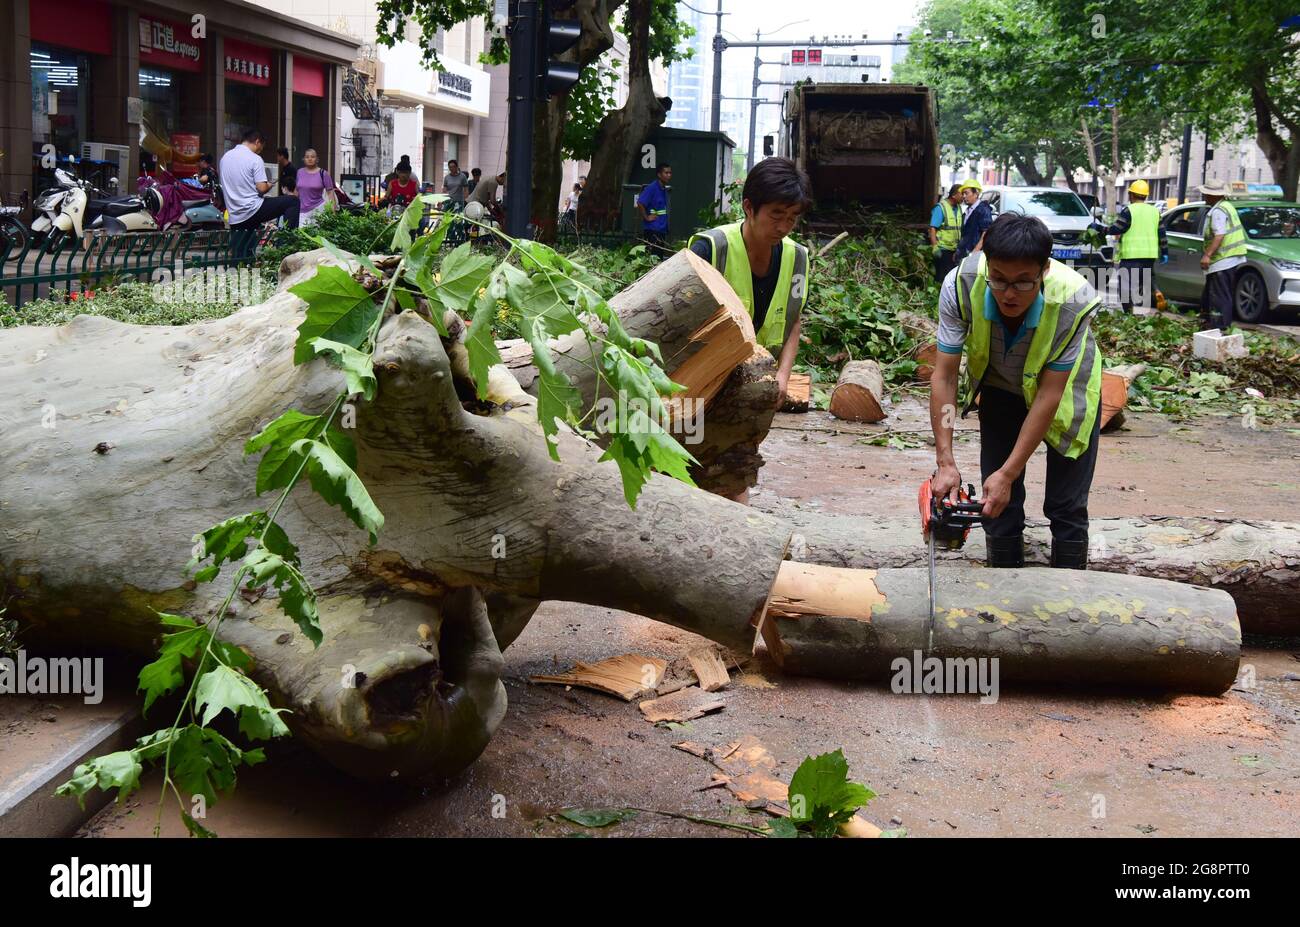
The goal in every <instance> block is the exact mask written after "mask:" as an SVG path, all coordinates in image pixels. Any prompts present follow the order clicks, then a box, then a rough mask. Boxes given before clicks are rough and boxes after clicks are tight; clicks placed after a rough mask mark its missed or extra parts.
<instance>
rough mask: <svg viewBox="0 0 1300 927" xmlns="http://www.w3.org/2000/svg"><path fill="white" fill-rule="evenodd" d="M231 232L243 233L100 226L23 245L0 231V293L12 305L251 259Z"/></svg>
mask: <svg viewBox="0 0 1300 927" xmlns="http://www.w3.org/2000/svg"><path fill="white" fill-rule="evenodd" d="M272 231H273V229H271V230H268V231H267V232H266V233H264V234H262V235H259V238H258V241H257V243H256V244H257V245H263V244H265V243H266V236H267V235H269V234H270V233H271V232H272ZM232 234H234V235H240V234H241V233H238V232H236V233H232V232H231V231H229V230H228V229H214V230H203V231H182V230H168V231H163V232H133V233H129V234H125V235H122V234H119V235H112V234H109V233H107V232H101V231H96V232H88V233H87V234H86V235H84V236H83V237H82V238H76V237H74V236H71V235H68V234H66V233H64V234H60V235H53V236H50V235H47V236H46V237H45V238H43V239H42V240H41V241H40V242H39V243H38V244H33V243H32V242H31V240H30V239H28V240H27V241H26V242H23V243H22V247H21V250H18V249H15V248H14V247H13V243H12V242H11V241H9V240H7V239H4V238H3V237H0V295H3V297H4V299H5V300H7V301H8V302H9V303H10V304H11V305H13V306H22V305H23V303H25V302H28V301H30V300H33V299H39V298H41V297H44V296H46V295H48V293H49V292H50V291H51V290H59V291H62V292H66V293H68V294H71V293H78V292H82V291H85V290H93V289H96V288H97V287H101V286H108V285H112V284H114V283H121V282H124V281H126V280H136V281H140V282H147V281H152V280H155V279H156V278H155V274H156V273H157V272H158V271H161V270H164V269H165V270H166V271H168V272H169V273H172V274H175V273H177V272H178V271H179V270H182V269H189V268H194V269H204V268H208V267H229V266H232V265H234V264H238V263H241V262H243V263H247V261H248V259H249V257H248V256H245V257H244V258H243V259H242V261H241V257H240V255H239V254H237V253H236V249H237V248H239V246H240V244H241V243H240V242H238V241H236V242H234V243H233V244H232V241H231V236H232ZM242 234H245V235H250V234H255V233H251V232H250V233H242ZM247 244H253V243H252V242H249V243H247ZM243 250H246V251H248V252H250V253H251V252H252V250H253V249H252V248H248V247H246V246H245V248H244V249H243ZM11 251H13V253H10V252H11Z"/></svg>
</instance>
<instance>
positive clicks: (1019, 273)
mask: <svg viewBox="0 0 1300 927" xmlns="http://www.w3.org/2000/svg"><path fill="white" fill-rule="evenodd" d="M1100 305H1101V302H1100V300H1099V299H1098V298H1097V293H1096V291H1095V290H1094V289H1093V287H1092V285H1091V284H1089V283H1088V281H1087V280H1086V279H1085V278H1084V277H1083V276H1082V275H1081V274H1079V273H1078V272H1077V271H1075V270H1074V269H1072V268H1071V267H1069V266H1067V265H1066V264H1063V263H1060V262H1058V261H1054V260H1052V233H1051V232H1050V231H1048V229H1047V226H1046V225H1044V224H1043V222H1042V220H1040V219H1038V218H1036V217H1034V216H1026V215H1023V214H1021V213H1018V212H1007V213H1003V214H1002V215H1001V216H999V217H998V218H997V219H996V220H995V221H994V222H993V224H992V225H991V226H989V229H988V231H987V232H986V233H985V234H984V244H983V247H982V248H981V249H980V250H979V251H977V252H975V253H974V254H971V255H969V256H968V257H966V258H965V259H964V260H963V261H962V262H961V263H960V264H959V265H957V267H955V268H953V270H952V272H951V273H949V274H948V276H947V278H946V279H945V280H944V282H943V286H942V287H941V288H940V291H939V337H938V342H939V351H938V356H937V360H936V362H935V368H934V374H933V375H932V377H931V378H930V424H931V428H932V429H933V431H934V450H935V462H936V464H937V470H936V472H935V475H934V481H933V483H932V487H933V489H934V492H935V493H936V494H937V495H945V496H949V497H951V498H954V499H955V497H956V492H957V489H958V487H959V486H960V485H961V473H960V472H959V471H958V468H957V463H956V459H955V457H954V456H953V450H952V433H953V424H954V420H955V419H956V418H957V414H956V413H957V380H958V369H959V367H960V364H961V356H962V353H963V352H964V353H965V354H966V359H967V369H968V371H969V373H970V379H971V382H972V383H973V384H974V388H973V390H972V393H971V396H970V397H969V399H968V401H967V403H966V406H965V408H966V410H967V411H969V410H970V408H971V407H972V406H973V405H974V404H975V399H976V397H978V401H979V422H980V474H981V476H982V477H983V487H984V488H983V493H982V497H983V498H982V501H983V503H984V508H983V523H984V529H985V530H984V534H985V544H986V549H987V552H988V565H989V566H991V567H1020V566H1024V562H1025V556H1024V542H1023V534H1024V527H1025V467H1026V466H1027V465H1028V463H1029V459H1030V457H1032V456H1033V454H1034V452H1035V451H1036V450H1038V446H1039V445H1040V444H1043V443H1046V445H1047V486H1046V490H1045V492H1044V499H1043V514H1044V515H1046V516H1047V519H1048V521H1050V522H1051V526H1052V559H1051V564H1052V566H1055V567H1063V568H1069V569H1079V570H1082V569H1086V568H1087V564H1088V494H1089V491H1090V490H1091V488H1092V477H1093V471H1094V469H1095V468H1096V464H1097V449H1098V444H1099V443H1100V439H1099V432H1100V428H1101V416H1100V415H1099V412H1100V407H1101V370H1102V359H1101V352H1100V351H1099V350H1098V349H1097V343H1096V341H1095V340H1094V338H1093V335H1092V331H1091V328H1090V326H1091V322H1092V318H1093V316H1094V315H1095V314H1096V312H1097V309H1098V307H1099V306H1100ZM963 414H965V413H964V412H963Z"/></svg>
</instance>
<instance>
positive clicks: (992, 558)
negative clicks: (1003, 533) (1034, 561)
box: [984, 534, 1025, 569]
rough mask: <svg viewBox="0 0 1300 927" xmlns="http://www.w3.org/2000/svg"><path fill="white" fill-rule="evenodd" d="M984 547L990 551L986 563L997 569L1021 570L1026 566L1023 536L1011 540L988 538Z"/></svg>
mask: <svg viewBox="0 0 1300 927" xmlns="http://www.w3.org/2000/svg"><path fill="white" fill-rule="evenodd" d="M984 546H985V549H986V550H987V551H988V559H987V560H986V561H985V562H986V563H987V564H988V565H989V566H991V567H993V568H995V569H998V568H1010V569H1019V568H1020V567H1022V566H1024V565H1025V541H1024V537H1023V536H1022V535H1019V534H1017V535H1016V536H1015V537H1011V538H991V537H986V538H985V539H984Z"/></svg>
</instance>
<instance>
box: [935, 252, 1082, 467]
mask: <svg viewBox="0 0 1300 927" xmlns="http://www.w3.org/2000/svg"><path fill="white" fill-rule="evenodd" d="M987 280H988V264H987V262H986V261H985V258H984V254H983V253H982V252H979V253H976V254H972V255H971V256H970V257H968V258H966V259H965V260H964V261H962V263H961V268H960V270H959V271H958V274H957V306H958V308H959V310H960V311H961V317H962V319H963V320H964V321H965V322H966V323H967V325H968V326H969V333H968V335H967V337H966V357H967V363H968V364H969V367H970V376H971V379H972V380H973V381H974V382H979V381H981V380H982V379H983V377H984V371H985V370H986V369H987V368H988V363H989V342H990V337H991V334H992V326H993V323H992V322H991V321H990V320H989V319H986V318H985V317H984V308H983V307H984V293H985V288H986V281H987ZM1099 303H1100V301H1099V299H1098V297H1097V293H1096V291H1095V290H1093V288H1092V286H1091V285H1090V284H1089V283H1088V281H1087V280H1086V279H1084V277H1083V276H1081V275H1080V274H1079V273H1077V272H1076V271H1074V270H1071V269H1070V268H1069V267H1067V266H1066V265H1064V264H1061V263H1059V262H1057V261H1051V262H1050V263H1049V264H1048V270H1047V275H1046V278H1045V279H1044V281H1043V314H1042V315H1041V316H1040V317H1039V321H1038V328H1036V329H1034V334H1033V338H1032V340H1031V341H1030V342H1029V354H1028V355H1027V356H1026V357H1025V369H1024V374H1023V377H1022V378H1021V382H1020V387H1021V392H1022V393H1023V394H1024V397H1025V407H1026V408H1029V407H1030V406H1032V405H1033V403H1034V396H1036V395H1037V394H1038V377H1039V374H1040V373H1041V372H1042V370H1043V368H1044V367H1045V366H1046V365H1047V364H1049V363H1051V362H1052V361H1054V360H1055V359H1056V358H1058V357H1060V356H1061V352H1062V351H1064V350H1065V348H1066V346H1067V345H1068V344H1069V343H1070V341H1071V339H1073V338H1074V336H1075V334H1076V333H1077V332H1078V330H1079V326H1080V325H1083V324H1085V323H1086V321H1087V320H1088V319H1089V317H1090V316H1091V315H1092V314H1093V313H1094V312H1095V311H1096V309H1097V306H1098V305H1099ZM1101 369H1102V363H1101V352H1100V351H1098V350H1097V343H1096V340H1095V339H1094V338H1093V336H1092V332H1091V331H1089V332H1088V333H1087V335H1086V336H1085V338H1084V342H1083V347H1082V348H1081V349H1080V351H1079V356H1078V357H1077V358H1076V359H1075V362H1074V367H1073V368H1071V370H1070V375H1069V378H1068V379H1067V380H1066V382H1065V391H1064V392H1063V393H1062V394H1061V401H1060V404H1059V405H1057V407H1056V414H1055V415H1054V416H1053V417H1052V424H1051V425H1049V426H1048V429H1047V435H1046V441H1047V443H1048V444H1049V445H1050V446H1051V447H1052V448H1053V449H1054V450H1056V451H1057V452H1058V453H1060V454H1063V455H1065V456H1066V457H1070V458H1077V457H1078V456H1079V455H1080V454H1082V453H1083V452H1084V451H1086V450H1087V449H1088V444H1089V443H1090V442H1091V440H1092V429H1093V425H1094V424H1095V423H1096V421H1097V415H1098V413H1099V412H1100V409H1101Z"/></svg>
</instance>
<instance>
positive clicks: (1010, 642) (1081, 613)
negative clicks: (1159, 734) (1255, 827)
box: [762, 563, 1241, 695]
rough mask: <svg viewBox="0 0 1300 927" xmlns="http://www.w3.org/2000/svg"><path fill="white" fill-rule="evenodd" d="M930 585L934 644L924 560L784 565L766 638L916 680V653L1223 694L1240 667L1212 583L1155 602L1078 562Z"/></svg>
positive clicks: (848, 665)
mask: <svg viewBox="0 0 1300 927" xmlns="http://www.w3.org/2000/svg"><path fill="white" fill-rule="evenodd" d="M935 585H936V588H935V590H934V591H935V622H934V646H933V649H931V648H930V646H929V633H928V631H929V620H928V616H929V607H928V605H929V571H928V570H925V569H903V570H891V569H882V570H878V571H877V570H845V569H838V568H833V567H825V566H816V565H810V564H804V563H785V564H783V565H782V567H781V572H780V574H779V575H778V576H777V580H776V585H775V587H774V588H773V590H772V598H771V601H770V602H769V605H768V610H767V615H766V616H765V618H764V620H763V626H762V630H763V639H764V641H765V643H766V644H767V648H768V652H769V653H771V654H772V657H773V658H774V659H775V660H776V661H777V662H778V663H779V664H780V665H781V667H782V668H783V669H784V670H786V671H787V672H790V673H796V674H800V675H811V676H830V677H847V678H856V679H874V680H885V679H889V678H890V677H891V676H894V675H895V674H896V673H897V671H898V670H899V668H900V664H898V663H896V661H898V660H899V658H902V660H903V664H904V665H906V666H907V673H906V675H907V677H908V678H909V679H910V678H911V677H912V675H913V670H912V664H913V663H914V662H916V658H918V657H921V656H926V657H930V656H934V657H939V658H941V659H958V660H965V659H968V658H972V657H974V658H992V659H996V661H997V674H998V675H997V682H1001V681H1003V680H1011V681H1024V682H1051V683H1054V684H1060V683H1065V684H1067V685H1071V686H1116V685H1119V686H1129V687H1132V686H1138V687H1143V688H1150V689H1157V690H1170V689H1173V690H1177V691H1180V692H1206V693H1211V694H1215V695H1217V694H1218V693H1220V692H1222V691H1224V690H1225V689H1227V688H1228V687H1229V686H1231V685H1232V683H1233V680H1234V679H1235V678H1236V676H1237V662H1238V658H1239V656H1240V650H1241V630H1240V628H1239V627H1238V626H1237V620H1236V615H1235V613H1234V608H1233V603H1232V599H1231V598H1229V597H1228V595H1226V594H1225V593H1223V592H1220V591H1218V590H1214V589H1204V588H1201V587H1197V586H1177V587H1175V589H1176V590H1177V591H1176V592H1174V590H1170V594H1169V595H1168V596H1161V597H1160V599H1159V600H1158V601H1152V600H1151V599H1150V598H1149V597H1148V594H1147V592H1146V591H1145V590H1147V589H1148V588H1149V587H1148V586H1147V584H1146V583H1145V582H1143V581H1142V580H1140V579H1136V578H1134V577H1108V581H1107V583H1106V586H1105V589H1104V591H1103V590H1101V589H1099V588H1098V584H1097V582H1096V578H1095V577H1093V576H1089V575H1088V574H1087V573H1084V572H1081V571H1078V570H959V569H943V570H939V571H937V577H936V583H935ZM970 665H971V666H972V667H975V666H976V664H975V663H974V662H972V663H971V664H970ZM972 682H973V680H972ZM906 691H913V689H912V688H910V687H909V688H908V689H906ZM941 691H948V690H941ZM961 691H966V692H969V691H973V689H963V690H961Z"/></svg>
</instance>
